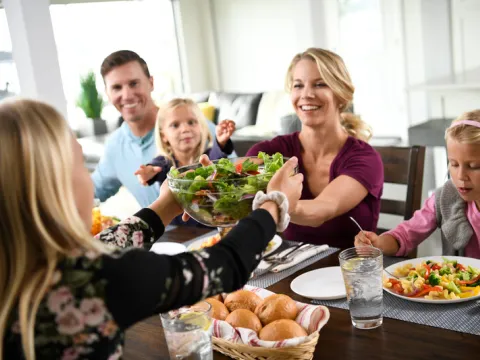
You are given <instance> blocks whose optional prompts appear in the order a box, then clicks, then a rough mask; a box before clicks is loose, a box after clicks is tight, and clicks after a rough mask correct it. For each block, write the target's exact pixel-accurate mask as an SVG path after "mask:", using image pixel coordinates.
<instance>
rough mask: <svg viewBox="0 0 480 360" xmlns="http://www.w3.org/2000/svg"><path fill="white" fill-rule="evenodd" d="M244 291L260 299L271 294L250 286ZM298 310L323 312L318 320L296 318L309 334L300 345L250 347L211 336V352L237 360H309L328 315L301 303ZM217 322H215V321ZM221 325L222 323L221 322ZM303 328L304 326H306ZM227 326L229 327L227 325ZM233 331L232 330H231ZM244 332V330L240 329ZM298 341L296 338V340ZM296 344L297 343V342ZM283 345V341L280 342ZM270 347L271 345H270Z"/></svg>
mask: <svg viewBox="0 0 480 360" xmlns="http://www.w3.org/2000/svg"><path fill="white" fill-rule="evenodd" d="M244 289H245V290H250V291H253V292H255V293H256V294H257V295H259V296H260V297H262V298H265V297H267V296H269V295H271V294H273V293H272V292H270V291H268V290H265V289H259V288H254V287H252V286H248V285H247V286H245V287H244ZM296 304H297V307H298V308H303V309H306V307H307V306H308V308H309V309H311V308H319V307H320V308H322V309H323V312H324V318H323V319H322V320H321V321H320V320H316V319H318V317H317V318H315V317H314V316H312V317H311V318H309V316H308V315H307V316H301V315H300V314H299V316H298V317H297V320H296V322H297V323H299V324H300V325H302V327H303V328H304V329H305V330H307V333H308V334H309V336H308V338H306V340H305V341H304V342H302V343H299V344H297V345H292V346H284V344H278V343H277V344H275V346H274V347H263V346H252V345H249V344H247V343H244V342H242V341H240V342H233V341H230V340H228V339H225V338H222V337H217V336H215V333H214V335H213V336H212V346H213V350H215V351H218V352H220V353H222V354H224V355H226V356H229V357H231V358H233V359H238V360H253V359H259V360H277V359H288V360H310V359H312V358H313V354H314V352H315V347H316V345H317V342H318V338H319V336H320V332H319V330H320V329H321V327H323V326H324V325H325V323H326V322H327V321H328V319H329V317H330V315H329V312H328V309H327V308H325V307H324V306H313V305H309V304H304V303H301V302H296ZM318 312H319V310H318V309H316V310H314V311H313V313H318ZM305 313H309V314H313V313H312V312H310V311H306V312H305ZM215 321H217V320H215ZM221 323H223V322H221ZM307 323H308V325H307V326H305V324H307ZM228 326H229V325H228ZM232 329H233V328H232ZM242 330H244V329H242ZM297 339H298V338H297ZM297 342H298V341H297ZM280 343H284V341H282V342H280ZM270 346H271V345H270Z"/></svg>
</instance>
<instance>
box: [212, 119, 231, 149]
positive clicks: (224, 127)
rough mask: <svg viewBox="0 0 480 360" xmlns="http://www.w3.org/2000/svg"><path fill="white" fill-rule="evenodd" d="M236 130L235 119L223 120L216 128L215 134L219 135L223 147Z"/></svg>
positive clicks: (219, 143) (219, 141)
mask: <svg viewBox="0 0 480 360" xmlns="http://www.w3.org/2000/svg"><path fill="white" fill-rule="evenodd" d="M234 131H235V122H234V121H233V120H222V121H220V122H219V123H218V125H217V126H216V128H215V135H216V136H217V142H218V145H220V147H221V148H223V147H224V146H225V144H226V143H227V141H228V140H229V139H230V137H231V136H232V134H233V132H234Z"/></svg>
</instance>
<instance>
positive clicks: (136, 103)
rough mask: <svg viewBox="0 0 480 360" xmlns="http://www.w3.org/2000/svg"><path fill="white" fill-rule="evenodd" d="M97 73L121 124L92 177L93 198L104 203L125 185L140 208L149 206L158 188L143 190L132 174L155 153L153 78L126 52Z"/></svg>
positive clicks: (118, 53) (113, 56) (113, 57)
mask: <svg viewBox="0 0 480 360" xmlns="http://www.w3.org/2000/svg"><path fill="white" fill-rule="evenodd" d="M100 72H101V74H102V77H103V81H104V83H105V90H106V93H107V96H108V99H109V100H110V102H111V103H112V104H113V105H114V106H115V108H116V109H117V110H118V111H119V112H120V114H121V117H122V119H123V123H122V125H121V126H120V128H118V129H117V130H115V131H114V132H113V133H112V134H111V135H110V136H109V137H108V139H107V141H106V144H105V153H104V155H103V157H102V158H101V160H100V162H99V164H98V166H97V168H96V169H95V172H94V173H93V174H92V180H93V184H94V187H95V197H97V198H98V199H100V201H105V200H107V199H108V198H109V197H111V196H113V195H115V194H116V193H117V192H118V190H119V189H120V187H121V186H125V187H126V188H127V189H128V190H129V191H130V192H131V193H132V194H133V196H134V197H135V199H137V201H138V203H139V204H140V206H142V207H145V206H148V205H150V204H151V203H152V202H153V201H154V200H155V199H156V198H157V197H158V194H159V186H158V185H156V186H149V187H144V186H143V185H141V184H140V183H139V182H138V180H137V178H136V176H135V175H134V173H135V171H136V170H137V169H138V168H139V167H140V165H142V164H146V163H148V162H149V161H150V160H151V159H153V158H154V157H155V153H156V148H155V140H154V139H155V137H154V134H153V132H154V128H155V120H156V117H157V112H158V107H157V106H156V105H155V104H154V102H153V100H152V96H151V93H152V91H153V77H152V76H151V75H150V72H149V70H148V66H147V64H146V62H145V60H143V59H142V58H141V57H140V56H138V54H136V53H135V52H133V51H128V50H120V51H116V52H114V53H112V54H110V55H109V56H107V57H106V58H105V60H104V61H103V63H102V66H101V69H100Z"/></svg>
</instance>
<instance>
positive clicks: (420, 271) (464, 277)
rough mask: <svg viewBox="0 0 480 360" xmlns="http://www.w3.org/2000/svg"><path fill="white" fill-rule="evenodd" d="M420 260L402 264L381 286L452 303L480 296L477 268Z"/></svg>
mask: <svg viewBox="0 0 480 360" xmlns="http://www.w3.org/2000/svg"><path fill="white" fill-rule="evenodd" d="M442 259H443V261H441V262H438V261H431V260H426V261H422V262H421V263H420V264H418V265H416V266H414V265H412V264H405V265H403V266H399V267H397V268H396V269H395V271H394V273H393V275H395V276H398V277H399V278H400V279H394V278H392V277H384V279H383V286H384V287H385V288H387V289H389V290H391V291H393V292H394V293H396V294H399V295H402V296H406V297H411V298H424V299H428V300H451V299H452V300H453V299H462V298H469V297H472V296H477V295H480V269H477V268H474V267H472V266H470V265H468V266H465V265H462V264H461V263H459V262H458V261H457V260H449V259H447V258H442Z"/></svg>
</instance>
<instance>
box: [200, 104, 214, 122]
mask: <svg viewBox="0 0 480 360" xmlns="http://www.w3.org/2000/svg"><path fill="white" fill-rule="evenodd" d="M197 105H198V107H199V108H200V110H202V112H203V115H204V116H205V118H206V119H207V120H210V121H212V122H213V121H214V119H215V106H213V105H212V104H210V103H208V102H201V103H198V104H197Z"/></svg>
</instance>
